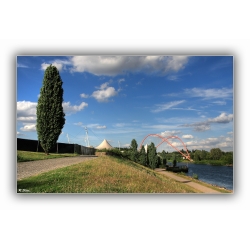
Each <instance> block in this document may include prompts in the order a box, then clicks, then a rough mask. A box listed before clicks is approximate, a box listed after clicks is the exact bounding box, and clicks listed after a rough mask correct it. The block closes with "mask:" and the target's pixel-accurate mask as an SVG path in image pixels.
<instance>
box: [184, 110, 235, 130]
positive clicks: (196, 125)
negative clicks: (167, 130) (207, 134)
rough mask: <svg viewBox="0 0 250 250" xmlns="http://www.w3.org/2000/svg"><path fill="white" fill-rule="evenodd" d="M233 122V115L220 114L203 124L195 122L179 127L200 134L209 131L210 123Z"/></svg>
mask: <svg viewBox="0 0 250 250" xmlns="http://www.w3.org/2000/svg"><path fill="white" fill-rule="evenodd" d="M231 121H233V114H228V115H227V114H226V113H221V114H220V115H219V116H217V117H215V118H209V119H207V120H205V121H203V122H196V123H191V124H182V125H180V126H181V127H193V129H194V131H198V132H202V131H206V130H210V124H211V123H229V122H231Z"/></svg>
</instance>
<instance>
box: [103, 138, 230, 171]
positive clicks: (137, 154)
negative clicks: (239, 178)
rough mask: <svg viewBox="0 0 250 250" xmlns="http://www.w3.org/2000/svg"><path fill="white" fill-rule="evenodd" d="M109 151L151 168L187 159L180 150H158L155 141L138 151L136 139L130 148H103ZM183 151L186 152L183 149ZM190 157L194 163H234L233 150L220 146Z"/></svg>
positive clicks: (192, 152)
mask: <svg viewBox="0 0 250 250" xmlns="http://www.w3.org/2000/svg"><path fill="white" fill-rule="evenodd" d="M102 151H108V152H109V153H110V154H111V153H112V154H118V155H122V156H123V157H126V158H128V159H130V160H132V161H135V162H138V163H140V164H142V165H144V166H148V167H150V168H156V167H159V166H160V165H166V163H167V162H169V161H170V162H173V161H174V160H176V161H177V162H182V161H187V160H186V159H183V156H182V155H181V154H180V153H179V152H178V151H174V152H166V151H164V150H163V151H162V152H158V153H157V150H156V147H155V145H154V143H151V144H150V145H148V148H147V152H146V150H145V148H144V146H142V148H141V149H139V151H138V144H137V142H136V140H135V139H133V140H132V141H131V145H130V146H129V147H128V148H119V149H118V148H114V149H113V150H102ZM181 152H182V153H183V154H186V152H185V151H184V150H183V149H182V150H181ZM189 154H190V158H191V159H192V160H193V161H194V163H200V164H210V165H229V166H230V165H233V152H223V151H222V150H221V149H220V148H212V149H211V150H210V151H206V150H192V151H190V152H189Z"/></svg>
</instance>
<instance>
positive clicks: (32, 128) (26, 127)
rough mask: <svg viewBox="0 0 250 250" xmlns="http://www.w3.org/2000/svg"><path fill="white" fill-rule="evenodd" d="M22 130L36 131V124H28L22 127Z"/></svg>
mask: <svg viewBox="0 0 250 250" xmlns="http://www.w3.org/2000/svg"><path fill="white" fill-rule="evenodd" d="M20 130H22V131H29V132H31V131H32V132H34V131H36V124H27V125H25V126H24V127H22V128H20Z"/></svg>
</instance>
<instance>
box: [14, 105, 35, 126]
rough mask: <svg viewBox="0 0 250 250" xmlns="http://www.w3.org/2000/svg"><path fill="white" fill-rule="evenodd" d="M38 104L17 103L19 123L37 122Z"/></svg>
mask: <svg viewBox="0 0 250 250" xmlns="http://www.w3.org/2000/svg"><path fill="white" fill-rule="evenodd" d="M36 106H37V103H36V102H29V101H20V102H17V110H16V111H17V121H21V122H34V121H36Z"/></svg>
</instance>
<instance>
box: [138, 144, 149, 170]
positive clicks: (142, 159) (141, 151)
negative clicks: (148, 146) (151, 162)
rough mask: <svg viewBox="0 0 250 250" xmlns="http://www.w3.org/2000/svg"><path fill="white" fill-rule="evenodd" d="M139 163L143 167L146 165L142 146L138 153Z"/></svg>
mask: <svg viewBox="0 0 250 250" xmlns="http://www.w3.org/2000/svg"><path fill="white" fill-rule="evenodd" d="M139 163H140V164H141V165H143V166H146V165H147V153H146V151H145V147H144V145H142V147H141V150H140V153H139Z"/></svg>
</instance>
